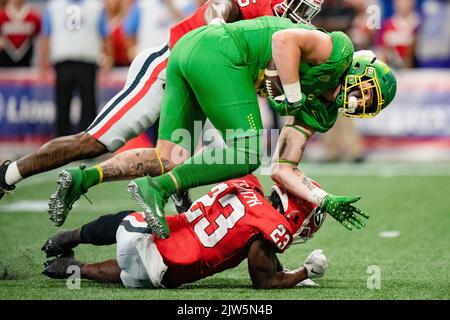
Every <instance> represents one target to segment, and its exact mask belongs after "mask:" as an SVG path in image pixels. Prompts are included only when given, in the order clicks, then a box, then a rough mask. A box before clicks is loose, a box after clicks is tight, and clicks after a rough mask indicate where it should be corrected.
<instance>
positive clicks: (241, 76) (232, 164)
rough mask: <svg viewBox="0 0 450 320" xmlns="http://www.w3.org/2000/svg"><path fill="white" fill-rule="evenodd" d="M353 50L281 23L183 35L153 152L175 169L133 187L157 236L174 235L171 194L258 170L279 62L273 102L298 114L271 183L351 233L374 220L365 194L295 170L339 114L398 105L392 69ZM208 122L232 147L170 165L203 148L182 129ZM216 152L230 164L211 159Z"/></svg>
mask: <svg viewBox="0 0 450 320" xmlns="http://www.w3.org/2000/svg"><path fill="white" fill-rule="evenodd" d="M353 54H354V49H353V45H352V43H351V41H350V39H349V38H348V37H347V36H346V35H345V34H343V33H341V32H332V33H326V32H323V31H321V30H317V29H316V28H315V27H312V26H309V25H304V24H293V23H292V22H291V21H289V20H288V19H279V18H274V17H263V18H258V19H254V20H251V21H243V22H237V23H234V24H229V25H222V26H210V27H204V28H200V29H197V30H194V31H192V32H190V33H189V34H187V35H185V36H184V37H183V38H182V39H181V40H180V42H179V43H178V44H177V46H176V47H175V48H174V50H173V52H172V53H171V59H170V61H169V64H168V68H167V85H166V93H165V96H164V100H163V106H162V111H161V125H160V129H159V142H158V146H157V150H158V152H157V153H156V154H157V155H158V158H159V159H160V160H161V166H165V169H166V171H169V170H171V171H170V172H168V173H166V174H163V175H161V176H158V177H155V178H150V177H144V178H139V179H135V180H133V181H132V182H131V183H130V185H129V191H130V192H131V194H132V197H133V198H134V199H135V200H136V201H137V202H138V203H139V204H140V205H141V206H142V208H143V209H144V212H145V214H146V218H147V222H148V225H149V228H150V229H152V231H153V232H154V233H156V234H157V236H159V237H168V236H169V230H168V227H167V223H166V221H165V217H164V205H165V203H166V201H167V199H168V198H169V197H170V195H171V194H172V193H174V192H176V191H178V190H186V189H189V188H192V187H197V186H200V185H205V184H210V183H214V182H218V181H223V180H227V179H230V178H233V177H239V176H243V175H245V174H248V173H250V172H252V171H254V170H255V169H257V168H258V167H259V165H260V161H259V158H260V153H261V142H260V138H261V129H262V123H261V116H260V112H259V107H258V103H257V99H256V97H255V94H254V87H253V83H254V82H255V81H256V80H257V78H258V74H259V71H260V69H264V68H265V67H266V66H267V65H268V64H269V62H270V60H271V59H272V57H273V62H274V64H275V66H276V70H277V72H278V74H279V77H280V80H281V84H282V87H283V90H284V96H285V100H284V101H277V100H276V99H274V98H273V97H272V98H271V99H270V103H271V105H272V107H273V108H275V109H276V110H277V111H278V112H280V113H281V114H283V115H292V116H294V120H293V121H292V122H291V123H289V124H288V125H287V126H286V128H285V129H284V130H283V132H282V134H281V137H280V143H279V150H280V151H279V157H278V160H277V164H278V166H275V167H276V168H275V169H274V172H273V178H274V179H275V180H276V181H277V182H279V183H280V184H282V185H283V186H285V187H286V189H287V190H289V191H290V192H292V193H294V194H295V195H297V196H300V197H302V198H305V199H308V200H309V201H312V202H314V203H316V204H318V205H320V206H321V207H322V208H323V210H324V211H326V212H328V213H329V214H330V215H331V216H333V217H334V218H335V219H336V220H338V221H339V222H341V223H342V224H343V225H344V226H346V227H347V228H349V229H351V228H352V225H353V226H355V227H357V228H360V227H362V226H364V222H363V221H361V220H360V219H359V217H358V215H360V216H363V217H366V218H368V216H367V215H366V214H365V213H364V212H362V211H361V210H360V209H359V208H357V207H354V206H353V205H352V203H354V202H356V201H358V200H359V197H343V196H333V195H331V194H328V193H327V192H325V191H324V190H322V189H320V188H318V187H316V186H313V185H311V184H309V183H308V181H307V179H306V177H305V175H304V174H303V173H302V172H301V171H300V170H298V169H297V168H296V167H297V165H298V163H299V162H300V160H301V156H302V153H303V150H304V147H305V145H306V142H307V140H308V139H309V138H310V137H311V136H312V135H313V133H314V132H316V131H319V132H325V131H327V130H328V129H330V128H331V127H332V126H333V124H334V122H335V121H336V118H337V114H338V111H339V110H341V111H342V112H343V113H344V114H345V115H349V116H355V117H360V116H361V117H367V116H375V115H376V114H377V113H379V112H380V110H381V109H382V108H384V107H386V106H387V105H388V104H389V103H390V102H391V101H392V99H393V97H394V95H395V90H396V81H395V77H394V75H393V73H392V72H391V71H390V69H389V68H388V67H387V66H386V65H385V64H383V63H381V62H379V61H377V60H376V59H375V58H374V57H373V56H371V58H370V59H369V58H367V56H366V55H363V56H362V57H358V56H357V57H356V58H353ZM206 117H208V118H209V119H210V120H211V122H212V123H213V125H214V126H215V127H216V128H217V129H218V130H219V131H220V132H221V133H222V135H223V137H224V139H225V141H226V142H227V146H228V147H227V148H225V147H224V148H222V149H215V150H213V151H212V152H211V153H209V154H207V152H202V153H199V154H197V155H195V156H194V157H192V158H190V159H189V160H188V161H186V162H184V163H182V164H180V165H178V164H177V163H175V162H174V161H172V160H171V159H172V158H173V155H174V154H185V153H186V152H189V150H193V146H194V145H195V142H196V141H195V139H180V135H179V134H178V133H179V132H180V130H181V131H183V130H184V131H186V132H189V133H192V132H193V129H194V122H195V121H196V120H200V121H202V122H203V121H204V120H205V119H206ZM174 132H175V133H177V134H174ZM186 140H189V141H186ZM211 155H212V157H213V158H214V159H222V160H224V161H222V162H213V163H211V162H210V161H208V157H211ZM218 155H219V156H218ZM209 160H210V158H209ZM239 160H241V161H239ZM293 173H294V174H293Z"/></svg>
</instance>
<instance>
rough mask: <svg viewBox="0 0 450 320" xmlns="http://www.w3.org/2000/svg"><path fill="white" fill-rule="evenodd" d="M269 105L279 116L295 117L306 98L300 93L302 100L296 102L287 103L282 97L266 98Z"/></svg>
mask: <svg viewBox="0 0 450 320" xmlns="http://www.w3.org/2000/svg"><path fill="white" fill-rule="evenodd" d="M268 100H269V105H270V107H271V108H272V109H274V110H275V111H276V112H277V113H278V114H279V115H281V116H293V115H295V114H296V113H297V112H298V111H299V110H300V109H301V108H302V106H303V103H304V102H305V100H306V96H305V95H304V94H303V93H302V99H301V100H300V101H297V102H294V103H292V102H289V101H287V100H286V99H285V98H284V95H282V96H278V97H275V98H272V97H271V96H269V97H268Z"/></svg>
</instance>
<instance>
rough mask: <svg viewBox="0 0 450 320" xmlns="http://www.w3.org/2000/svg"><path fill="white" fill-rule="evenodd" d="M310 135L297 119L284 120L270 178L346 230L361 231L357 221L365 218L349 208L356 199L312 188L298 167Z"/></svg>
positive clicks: (310, 131)
mask: <svg viewBox="0 0 450 320" xmlns="http://www.w3.org/2000/svg"><path fill="white" fill-rule="evenodd" d="M313 134H314V132H313V131H312V130H310V129H308V128H306V127H305V126H304V125H302V124H301V123H299V122H298V120H296V119H294V118H292V119H290V120H288V122H287V123H286V125H285V126H284V128H283V130H282V131H281V135H280V138H279V139H278V145H277V149H276V151H275V156H274V159H273V164H272V179H273V180H274V181H275V182H277V183H278V184H280V185H282V186H284V187H285V188H286V189H287V190H288V191H289V192H291V193H292V194H294V195H295V196H297V197H300V198H303V199H306V200H308V201H309V202H311V203H315V204H317V205H319V206H321V207H322V208H323V210H324V211H326V212H327V213H328V214H330V215H331V216H332V217H333V218H334V219H335V220H336V221H338V222H339V223H341V224H342V225H343V226H344V227H346V228H347V229H348V230H352V228H353V227H355V228H357V229H361V228H362V227H364V226H365V222H364V221H363V220H362V219H361V218H366V219H367V218H369V216H368V215H367V214H366V213H364V212H363V211H362V210H361V209H359V208H357V207H355V206H354V205H353V203H355V202H356V201H358V200H359V199H360V197H344V196H334V195H332V194H329V193H327V192H326V191H325V190H322V189H321V188H319V187H317V186H316V185H314V184H313V183H312V182H311V181H310V179H308V177H307V176H306V175H305V174H304V173H303V172H302V171H301V170H300V169H299V168H298V165H299V163H300V161H301V159H302V157H303V152H304V151H305V148H306V144H307V142H308V139H309V138H310V137H311V136H312V135H313Z"/></svg>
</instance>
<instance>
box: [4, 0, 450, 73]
mask: <svg viewBox="0 0 450 320" xmlns="http://www.w3.org/2000/svg"><path fill="white" fill-rule="evenodd" d="M83 1H84V0H72V1H67V3H69V4H71V5H77V4H79V3H81V2H83ZM52 2H54V1H41V0H35V1H33V0H28V1H27V0H2V1H0V67H19V66H20V67H22V66H34V65H38V64H39V61H42V60H41V57H39V55H40V54H41V51H39V50H33V49H34V48H37V46H39V45H40V43H39V41H37V40H38V38H39V36H45V35H47V32H46V31H48V30H46V20H48V14H47V13H48V11H49V6H50V3H52ZM99 2H102V6H103V10H104V18H105V24H106V31H107V33H106V34H105V37H106V40H107V42H108V43H107V45H106V46H107V47H109V48H106V49H105V50H104V51H105V52H104V56H102V57H99V61H98V63H99V64H100V65H101V66H102V67H105V68H108V67H110V66H117V67H120V66H127V65H129V64H130V63H131V60H132V59H133V58H134V57H135V56H136V54H137V52H139V51H140V50H142V49H143V48H147V47H151V46H154V45H159V44H160V43H161V42H164V40H165V39H166V38H167V33H168V30H169V27H170V26H171V25H172V24H174V23H175V22H176V21H179V20H181V19H183V18H184V17H186V16H188V15H189V14H191V13H192V12H193V11H194V10H195V9H196V8H197V7H198V6H199V5H201V4H202V3H204V2H205V0H197V1H195V0H125V1H119V0H104V1H99ZM449 10H450V3H449V2H448V1H445V0H427V1H424V0H326V1H325V2H324V5H323V9H322V12H321V13H320V15H319V16H318V17H317V18H316V20H315V24H316V25H317V26H320V27H324V28H325V29H327V30H342V31H345V32H347V33H348V34H349V35H350V37H351V38H352V40H353V42H354V44H355V47H356V49H375V51H376V52H377V53H378V55H381V56H382V57H383V58H384V59H385V60H387V62H388V63H389V64H390V65H394V66H396V67H399V68H400V67H401V68H411V67H429V66H433V67H450V52H448V51H445V50H444V49H443V48H441V49H440V50H439V49H436V50H435V52H430V50H425V49H424V48H428V49H429V48H430V46H429V43H430V42H433V41H434V42H435V41H437V40H436V39H439V41H441V44H442V45H441V47H442V46H444V47H448V46H449V45H448V43H447V44H446V43H442V41H444V42H445V41H447V42H448V41H449V40H448V37H446V36H447V35H448V34H446V32H447V33H448V29H449V28H450V19H449V14H450V11H449ZM108 53H109V54H110V55H111V56H108ZM33 54H34V55H35V56H38V57H36V58H33ZM43 58H44V59H45V57H43Z"/></svg>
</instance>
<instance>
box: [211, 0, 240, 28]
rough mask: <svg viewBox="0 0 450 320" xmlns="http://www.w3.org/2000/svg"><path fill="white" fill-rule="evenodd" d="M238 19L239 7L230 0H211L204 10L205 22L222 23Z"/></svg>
mask: <svg viewBox="0 0 450 320" xmlns="http://www.w3.org/2000/svg"><path fill="white" fill-rule="evenodd" d="M237 20H239V8H238V6H237V4H236V3H235V2H234V1H232V0H212V1H211V2H210V4H209V6H208V8H206V10H205V21H206V23H207V24H223V23H227V22H234V21H237Z"/></svg>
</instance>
